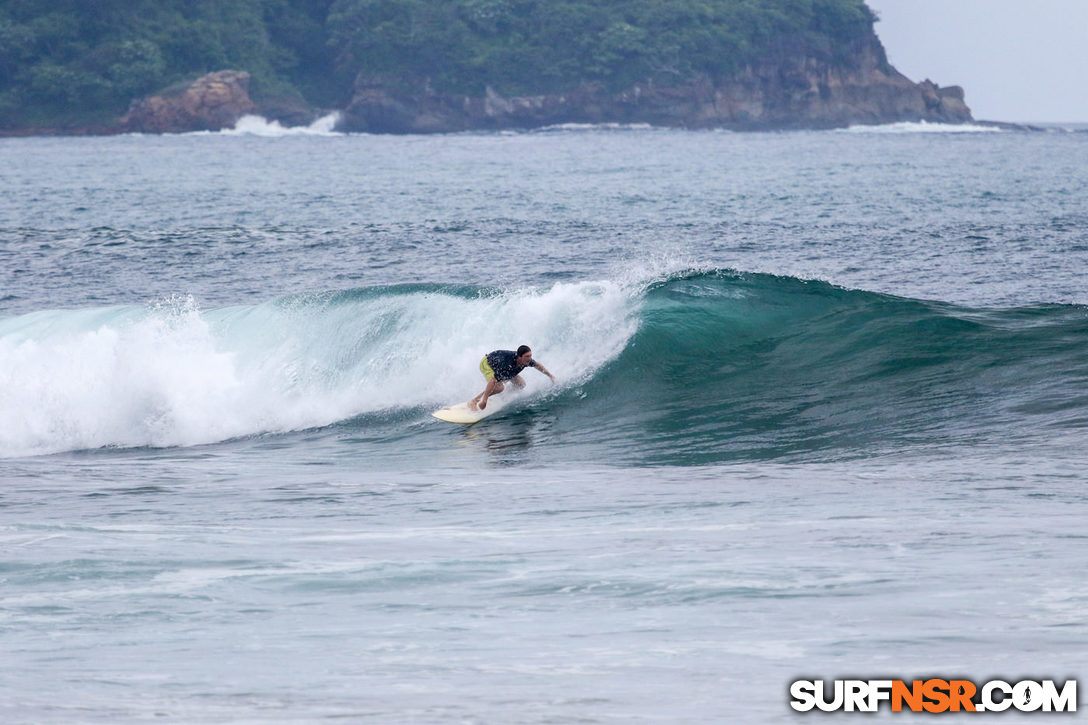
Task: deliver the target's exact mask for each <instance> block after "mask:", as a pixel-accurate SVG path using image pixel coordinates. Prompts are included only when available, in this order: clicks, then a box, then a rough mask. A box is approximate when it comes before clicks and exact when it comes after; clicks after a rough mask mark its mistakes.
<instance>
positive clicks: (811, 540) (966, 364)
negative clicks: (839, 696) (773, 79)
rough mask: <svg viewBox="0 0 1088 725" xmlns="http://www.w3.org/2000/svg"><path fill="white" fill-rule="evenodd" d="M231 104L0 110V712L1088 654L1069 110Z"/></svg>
mask: <svg viewBox="0 0 1088 725" xmlns="http://www.w3.org/2000/svg"><path fill="white" fill-rule="evenodd" d="M240 130H241V131H243V132H242V133H230V134H218V135H216V134H205V135H192V136H175V137H139V136H134V137H117V138H105V139H64V138H60V139H8V140H0V160H2V162H3V163H0V391H2V392H0V552H2V555H0V644H2V645H3V648H4V652H5V664H6V667H4V668H0V718H2V719H3V721H4V722H58V723H60V722H64V723H69V722H90V723H115V722H135V721H143V720H151V719H155V720H165V721H177V722H313V721H319V720H322V719H326V718H337V719H345V718H346V719H348V720H349V721H359V722H382V723H385V722H458V721H460V722H481V723H519V722H524V723H545V722H547V723H551V722H568V721H578V722H661V723H666V722H669V723H671V722H730V721H735V722H768V721H777V720H790V719H792V718H793V717H795V716H794V715H793V713H792V711H791V710H790V709H789V707H788V696H787V689H788V683H789V682H790V681H792V680H794V679H797V678H800V677H806V678H824V679H834V678H836V677H853V676H862V677H870V676H871V677H882V676H892V677H902V678H903V679H911V678H913V677H921V676H930V675H941V674H944V675H949V676H966V677H968V678H969V679H972V680H975V681H976V682H982V681H985V680H987V679H991V678H993V677H1002V678H1004V679H1010V680H1013V681H1015V680H1016V679H1023V678H1035V679H1040V678H1043V677H1055V678H1059V679H1061V678H1064V677H1077V676H1079V675H1080V673H1081V672H1083V670H1084V664H1085V662H1086V654H1088V645H1086V634H1088V627H1086V621H1085V617H1084V614H1083V612H1084V609H1085V603H1086V601H1088V586H1086V585H1085V583H1084V581H1083V577H1082V576H1080V573H1079V572H1080V569H1082V568H1083V567H1082V562H1083V561H1084V557H1085V554H1086V553H1088V552H1086V549H1085V546H1086V541H1088V539H1086V538H1085V536H1084V534H1083V521H1084V515H1085V503H1086V492H1085V480H1084V479H1085V468H1084V464H1083V461H1084V460H1085V453H1086V452H1088V439H1086V434H1085V431H1086V430H1088V394H1086V393H1085V392H1084V391H1085V389H1086V385H1085V384H1086V382H1088V341H1086V333H1088V307H1086V306H1085V305H1086V304H1088V283H1086V282H1085V276H1084V270H1085V268H1086V263H1088V232H1086V229H1088V203H1086V201H1085V200H1086V199H1088V134H1083V133H1058V132H1054V133H1033V134H1029V133H1011V132H992V131H985V130H982V129H969V132H967V133H949V132H945V131H946V130H947V129H941V128H933V127H918V126H905V127H904V126H896V127H885V128H881V129H855V130H851V131H846V132H820V133H788V134H752V135H745V134H729V133H690V132H678V131H663V130H656V129H642V128H607V129H606V128H564V129H552V130H548V131H544V132H537V133H524V134H482V135H458V136H444V137H401V138H387V137H375V136H341V135H335V134H328V133H327V132H320V133H319V132H318V131H321V130H320V129H317V130H316V131H313V132H311V133H305V134H303V133H298V132H290V131H284V130H281V129H276V128H274V127H270V126H267V125H261V124H256V123H254V122H252V121H250V122H248V123H247V124H246V125H243V126H240ZM522 342H527V343H529V344H531V345H532V346H533V348H534V351H535V353H536V356H537V357H538V358H539V359H540V360H541V361H542V362H544V363H545V364H546V365H547V366H548V368H549V369H550V370H552V371H553V372H554V373H556V375H557V376H558V377H559V384H558V385H556V386H551V385H550V384H548V381H547V380H546V379H545V378H544V377H543V376H540V375H536V374H535V373H534V372H533V371H528V372H527V374H526V375H527V378H528V382H529V387H528V391H527V394H525V395H524V396H522V397H521V398H519V399H518V400H516V401H515V402H514V403H513V404H512V405H511V406H509V407H508V408H507V409H505V410H504V411H503V413H502V414H500V415H496V416H494V417H493V418H490V419H488V420H486V421H484V422H482V423H480V424H478V425H476V426H473V427H469V428H462V427H456V426H450V425H448V424H443V423H440V422H437V421H435V420H434V419H432V418H431V417H430V415H429V412H430V411H431V410H433V409H434V408H437V407H440V406H441V405H444V404H448V403H450V402H454V401H456V400H460V399H465V398H468V397H470V396H471V395H473V394H475V393H476V392H478V390H479V389H480V388H482V379H481V378H480V376H479V373H478V371H477V370H476V364H477V363H478V360H479V358H480V356H482V354H483V353H485V352H487V351H488V350H491V349H495V348H503V347H505V348H512V347H514V346H516V345H518V344H520V343H522ZM810 717H811V716H810ZM896 717H903V716H902V715H897V716H896ZM1038 717H1045V716H1036V718H1038ZM906 719H908V720H909V718H906Z"/></svg>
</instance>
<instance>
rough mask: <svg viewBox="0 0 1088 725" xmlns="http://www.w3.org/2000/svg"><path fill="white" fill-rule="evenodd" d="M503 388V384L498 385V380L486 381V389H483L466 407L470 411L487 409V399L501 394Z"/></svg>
mask: <svg viewBox="0 0 1088 725" xmlns="http://www.w3.org/2000/svg"><path fill="white" fill-rule="evenodd" d="M503 387H504V386H503V384H502V383H500V382H499V381H498V380H495V379H494V378H492V379H491V380H488V381H487V387H486V388H484V392H482V393H480V394H479V395H477V396H476V397H475V398H473V399H472V400H471V401H470V402H469V404H468V407H469V408H470V409H471V410H481V409H483V408H486V407H487V399H488V398H490V397H491V396H492V395H498V394H499V393H501V392H502V390H503Z"/></svg>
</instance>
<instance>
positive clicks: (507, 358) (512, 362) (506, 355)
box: [468, 345, 555, 410]
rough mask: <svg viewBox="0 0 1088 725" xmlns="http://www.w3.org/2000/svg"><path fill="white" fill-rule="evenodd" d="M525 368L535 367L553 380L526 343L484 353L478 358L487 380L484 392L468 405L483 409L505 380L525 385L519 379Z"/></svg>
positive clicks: (499, 391) (517, 386)
mask: <svg viewBox="0 0 1088 725" xmlns="http://www.w3.org/2000/svg"><path fill="white" fill-rule="evenodd" d="M525 368H536V369H537V370H539V371H540V372H542V373H544V374H545V375H547V376H548V377H549V378H551V381H552V382H553V383H554V382H555V376H554V375H552V374H551V373H549V372H548V370H547V368H545V367H544V366H543V365H541V364H540V363H538V362H537V361H536V360H534V359H533V351H532V350H530V349H529V346H528V345H522V346H521V347H519V348H518V349H517V351H514V350H493V351H492V352H489V353H487V354H486V355H484V357H483V359H482V360H480V372H481V373H483V375H484V380H486V381H487V387H486V388H484V392H482V393H480V394H479V395H477V396H476V397H475V398H473V399H472V400H470V401H469V403H468V407H469V408H471V409H472V410H483V409H484V408H486V407H487V399H488V398H490V397H491V396H492V395H498V394H499V393H501V392H502V391H503V388H505V387H506V386H505V385H504V383H506V382H507V381H509V382H511V383H513V384H514V387H516V388H518V389H521V388H524V387H525V381H524V380H522V379H521V371H522V370H524V369H525Z"/></svg>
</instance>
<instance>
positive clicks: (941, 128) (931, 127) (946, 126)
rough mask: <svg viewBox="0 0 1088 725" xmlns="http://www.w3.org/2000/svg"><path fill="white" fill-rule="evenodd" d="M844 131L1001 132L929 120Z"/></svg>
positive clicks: (995, 128)
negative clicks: (930, 121)
mask: <svg viewBox="0 0 1088 725" xmlns="http://www.w3.org/2000/svg"><path fill="white" fill-rule="evenodd" d="M839 130H840V131H841V132H843V133H892V134H894V133H1001V129H1000V128H997V127H996V126H980V125H978V124H974V123H929V122H928V121H918V122H910V121H903V122H901V123H886V124H883V125H880V126H850V127H849V128H844V129H839Z"/></svg>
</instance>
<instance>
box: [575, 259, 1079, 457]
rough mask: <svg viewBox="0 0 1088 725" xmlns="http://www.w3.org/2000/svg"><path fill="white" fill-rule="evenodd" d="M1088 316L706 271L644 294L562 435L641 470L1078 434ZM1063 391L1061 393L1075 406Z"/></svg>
mask: <svg viewBox="0 0 1088 725" xmlns="http://www.w3.org/2000/svg"><path fill="white" fill-rule="evenodd" d="M1085 332H1088V316H1086V315H1085V310H1084V309H1083V308H1082V307H1078V306H1057V305H1055V306H1040V307H1030V308H1018V309H1011V310H973V309H967V308H959V307H954V306H951V305H945V304H938V303H930V302H924V301H918V300H910V299H904V298H899V297H893V296H888V295H881V294H874V293H869V292H862V291H855V290H846V289H842V288H837V287H834V286H831V285H828V284H826V283H821V282H806V281H802V280H798V279H793V278H783V277H774V276H768V275H749V274H743V275H742V274H733V273H729V272H713V273H709V274H695V275H688V276H680V277H677V278H674V279H670V280H668V281H666V282H663V283H660V284H657V285H655V286H653V287H651V288H650V289H648V290H647V292H646V297H645V302H644V305H643V308H642V311H641V327H640V329H639V332H638V333H637V334H636V335H635V336H634V337H633V338H632V339H631V340H630V342H629V343H628V345H627V346H626V348H625V349H624V351H623V353H622V354H621V355H620V356H619V357H618V358H617V359H616V360H615V361H614V362H613V363H611V364H610V365H609V366H607V367H606V368H605V369H603V370H601V371H600V372H599V373H598V374H597V375H596V376H595V377H594V379H593V380H592V381H591V383H590V384H588V385H586V386H585V387H584V391H583V394H584V398H583V399H579V400H577V401H575V400H571V401H570V405H569V408H567V409H564V410H563V411H562V415H561V420H562V421H563V422H562V423H561V424H560V425H561V427H562V428H563V429H564V430H567V431H570V432H572V433H573V432H575V431H578V430H581V431H583V432H582V434H581V442H582V444H584V445H588V444H589V443H590V441H593V442H594V444H595V445H597V446H599V447H600V448H602V449H603V448H605V447H607V446H609V445H612V446H614V448H615V450H619V451H622V452H623V453H622V457H623V458H624V459H625V460H626V461H627V462H630V461H632V460H634V461H639V462H642V463H679V464H705V463H713V462H719V461H723V460H734V459H752V458H755V459H766V458H785V459H798V460H811V459H814V458H815V459H822V458H843V457H847V458H848V457H854V456H865V455H870V454H872V453H874V452H878V451H887V450H890V449H892V450H893V449H897V448H905V447H911V446H934V447H939V446H945V445H949V444H953V443H957V442H963V441H964V440H965V439H970V440H972V441H977V440H980V439H985V438H987V437H989V436H995V437H1000V436H1001V435H1003V434H1004V433H1002V431H1008V430H1014V431H1016V430H1018V431H1020V432H1021V434H1022V433H1023V431H1024V429H1025V428H1028V429H1035V430H1039V429H1040V428H1043V427H1047V426H1056V427H1059V428H1060V427H1069V426H1077V425H1082V424H1083V422H1084V421H1085V420H1086V417H1085V416H1086V414H1088V396H1083V395H1082V396H1076V397H1073V398H1063V397H1062V393H1060V392H1058V391H1062V390H1065V391H1068V390H1070V389H1075V386H1074V385H1073V381H1074V380H1075V379H1077V378H1080V379H1083V378H1084V377H1085V376H1086V375H1088V336H1086V335H1085ZM1067 394H1068V393H1066V395H1067Z"/></svg>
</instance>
